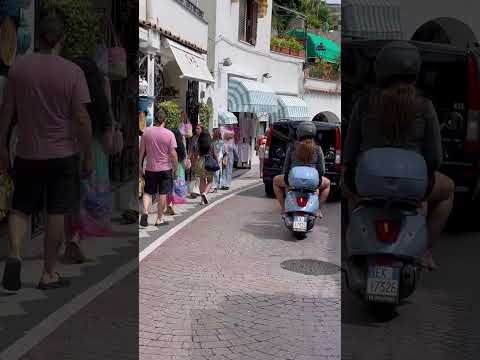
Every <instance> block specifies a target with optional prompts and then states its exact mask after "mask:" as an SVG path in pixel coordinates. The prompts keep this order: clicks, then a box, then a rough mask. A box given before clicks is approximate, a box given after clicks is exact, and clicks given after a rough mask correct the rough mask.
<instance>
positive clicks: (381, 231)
mask: <svg viewBox="0 0 480 360" xmlns="http://www.w3.org/2000/svg"><path fill="white" fill-rule="evenodd" d="M399 234H400V224H399V223H397V222H394V221H377V236H378V240H380V241H383V242H388V243H394V242H396V241H397V239H398V235H399Z"/></svg>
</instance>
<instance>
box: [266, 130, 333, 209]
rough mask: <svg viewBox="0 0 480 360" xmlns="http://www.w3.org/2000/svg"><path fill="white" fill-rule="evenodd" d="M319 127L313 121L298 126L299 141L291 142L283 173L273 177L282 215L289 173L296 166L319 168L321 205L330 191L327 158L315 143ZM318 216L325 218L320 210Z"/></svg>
mask: <svg viewBox="0 0 480 360" xmlns="http://www.w3.org/2000/svg"><path fill="white" fill-rule="evenodd" d="M316 135H317V128H316V126H315V124H313V123H312V122H304V123H302V124H300V125H299V126H298V128H297V139H298V140H297V141H296V142H294V143H291V144H290V145H289V146H288V148H287V153H286V157H285V163H284V166H283V174H281V175H277V176H275V178H274V179H273V190H274V192H275V197H276V198H277V201H278V204H279V205H280V209H281V211H282V217H283V216H284V215H285V191H286V188H287V187H288V174H289V173H290V170H291V169H292V168H294V167H296V166H310V167H313V168H316V169H317V170H318V174H319V178H321V179H322V183H321V184H320V187H319V189H318V194H319V201H320V205H323V204H324V203H325V202H326V201H327V198H328V195H329V193H330V180H328V179H327V178H326V177H324V176H323V175H324V174H325V158H324V155H323V151H322V148H321V147H320V146H318V145H317V144H316V143H315V137H316ZM317 216H318V217H319V218H323V214H322V212H321V211H320V209H319V210H318V214H317Z"/></svg>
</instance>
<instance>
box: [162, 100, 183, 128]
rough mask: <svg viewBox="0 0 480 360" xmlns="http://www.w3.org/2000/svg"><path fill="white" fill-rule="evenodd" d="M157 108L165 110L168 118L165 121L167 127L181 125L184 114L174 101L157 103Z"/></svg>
mask: <svg viewBox="0 0 480 360" xmlns="http://www.w3.org/2000/svg"><path fill="white" fill-rule="evenodd" d="M157 109H161V110H163V111H164V112H165V115H166V116H167V119H166V121H165V127H167V128H169V129H176V128H178V126H179V125H180V122H181V119H182V116H181V112H180V108H179V107H178V105H177V103H175V102H174V101H164V102H161V103H158V104H157Z"/></svg>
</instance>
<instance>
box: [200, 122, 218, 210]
mask: <svg viewBox="0 0 480 360" xmlns="http://www.w3.org/2000/svg"><path fill="white" fill-rule="evenodd" d="M212 162H214V163H215V164H216V165H217V166H216V167H217V170H212V168H211V167H212V164H211V163H212ZM195 163H196V170H195V172H196V174H197V176H198V178H199V180H200V185H199V187H200V195H201V197H202V203H203V204H205V205H207V204H208V197H207V194H208V193H209V192H210V189H211V187H212V185H213V178H214V176H215V172H216V171H218V168H220V166H219V164H218V158H217V156H216V154H215V149H214V147H213V141H212V137H211V136H210V134H209V133H208V132H207V131H204V132H202V133H201V134H200V136H199V137H198V157H197V159H196V161H195Z"/></svg>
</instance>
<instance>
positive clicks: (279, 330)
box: [139, 186, 340, 360]
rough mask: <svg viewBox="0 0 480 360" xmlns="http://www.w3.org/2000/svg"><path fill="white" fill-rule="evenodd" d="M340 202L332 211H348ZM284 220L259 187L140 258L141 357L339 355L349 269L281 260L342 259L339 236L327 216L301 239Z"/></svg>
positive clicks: (301, 358) (304, 358)
mask: <svg viewBox="0 0 480 360" xmlns="http://www.w3.org/2000/svg"><path fill="white" fill-rule="evenodd" d="M339 209H340V206H339V205H338V204H329V206H328V207H327V208H326V209H325V213H326V216H327V217H330V218H333V217H339V215H340V214H339ZM280 221H281V220H280V216H279V211H278V209H277V207H276V203H275V202H274V200H273V199H269V198H265V196H264V194H263V187H262V186H259V187H258V188H256V189H255V190H251V191H249V192H247V193H244V194H241V195H240V196H237V197H234V198H232V199H230V200H228V201H226V202H225V203H223V204H220V205H219V206H217V207H215V208H213V209H212V210H210V211H209V212H208V213H206V214H204V215H203V216H202V217H200V218H198V219H197V220H196V221H194V222H193V223H192V224H190V225H189V226H188V227H186V228H184V229H182V230H181V231H180V232H178V233H177V234H176V235H175V236H174V237H173V238H171V239H169V240H168V241H167V242H165V243H164V244H163V245H162V246H161V247H160V248H158V249H157V250H156V251H155V252H154V253H152V254H151V255H150V256H149V257H147V258H146V259H145V260H144V261H143V262H142V263H141V266H140V333H139V337H140V338H139V343H140V359H142V360H150V359H159V360H174V359H175V360H179V359H191V360H197V359H202V360H219V359H224V360H228V359H230V360H235V359H238V360H240V359H241V360H248V359H259V360H268V359H271V360H273V359H275V360H287V359H292V360H293V359H295V360H313V359H315V360H322V359H340V273H339V272H336V273H335V274H331V275H326V276H305V275H302V274H297V273H293V272H289V271H287V270H284V269H282V268H281V266H280V264H281V263H282V262H283V261H285V260H291V259H317V260H322V261H325V262H329V263H333V264H336V265H339V262H340V254H339V248H340V241H339V238H336V237H333V238H332V237H331V236H330V234H329V233H330V229H329V228H328V224H327V223H326V222H324V223H319V224H318V225H317V226H316V228H315V230H314V232H312V233H310V234H309V237H308V238H307V239H306V240H303V241H293V239H292V235H291V234H289V233H288V232H287V231H286V229H285V228H284V226H283V224H281V222H280ZM336 224H337V225H339V222H336ZM339 231H340V229H337V230H335V231H332V233H334V234H338V233H339Z"/></svg>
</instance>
